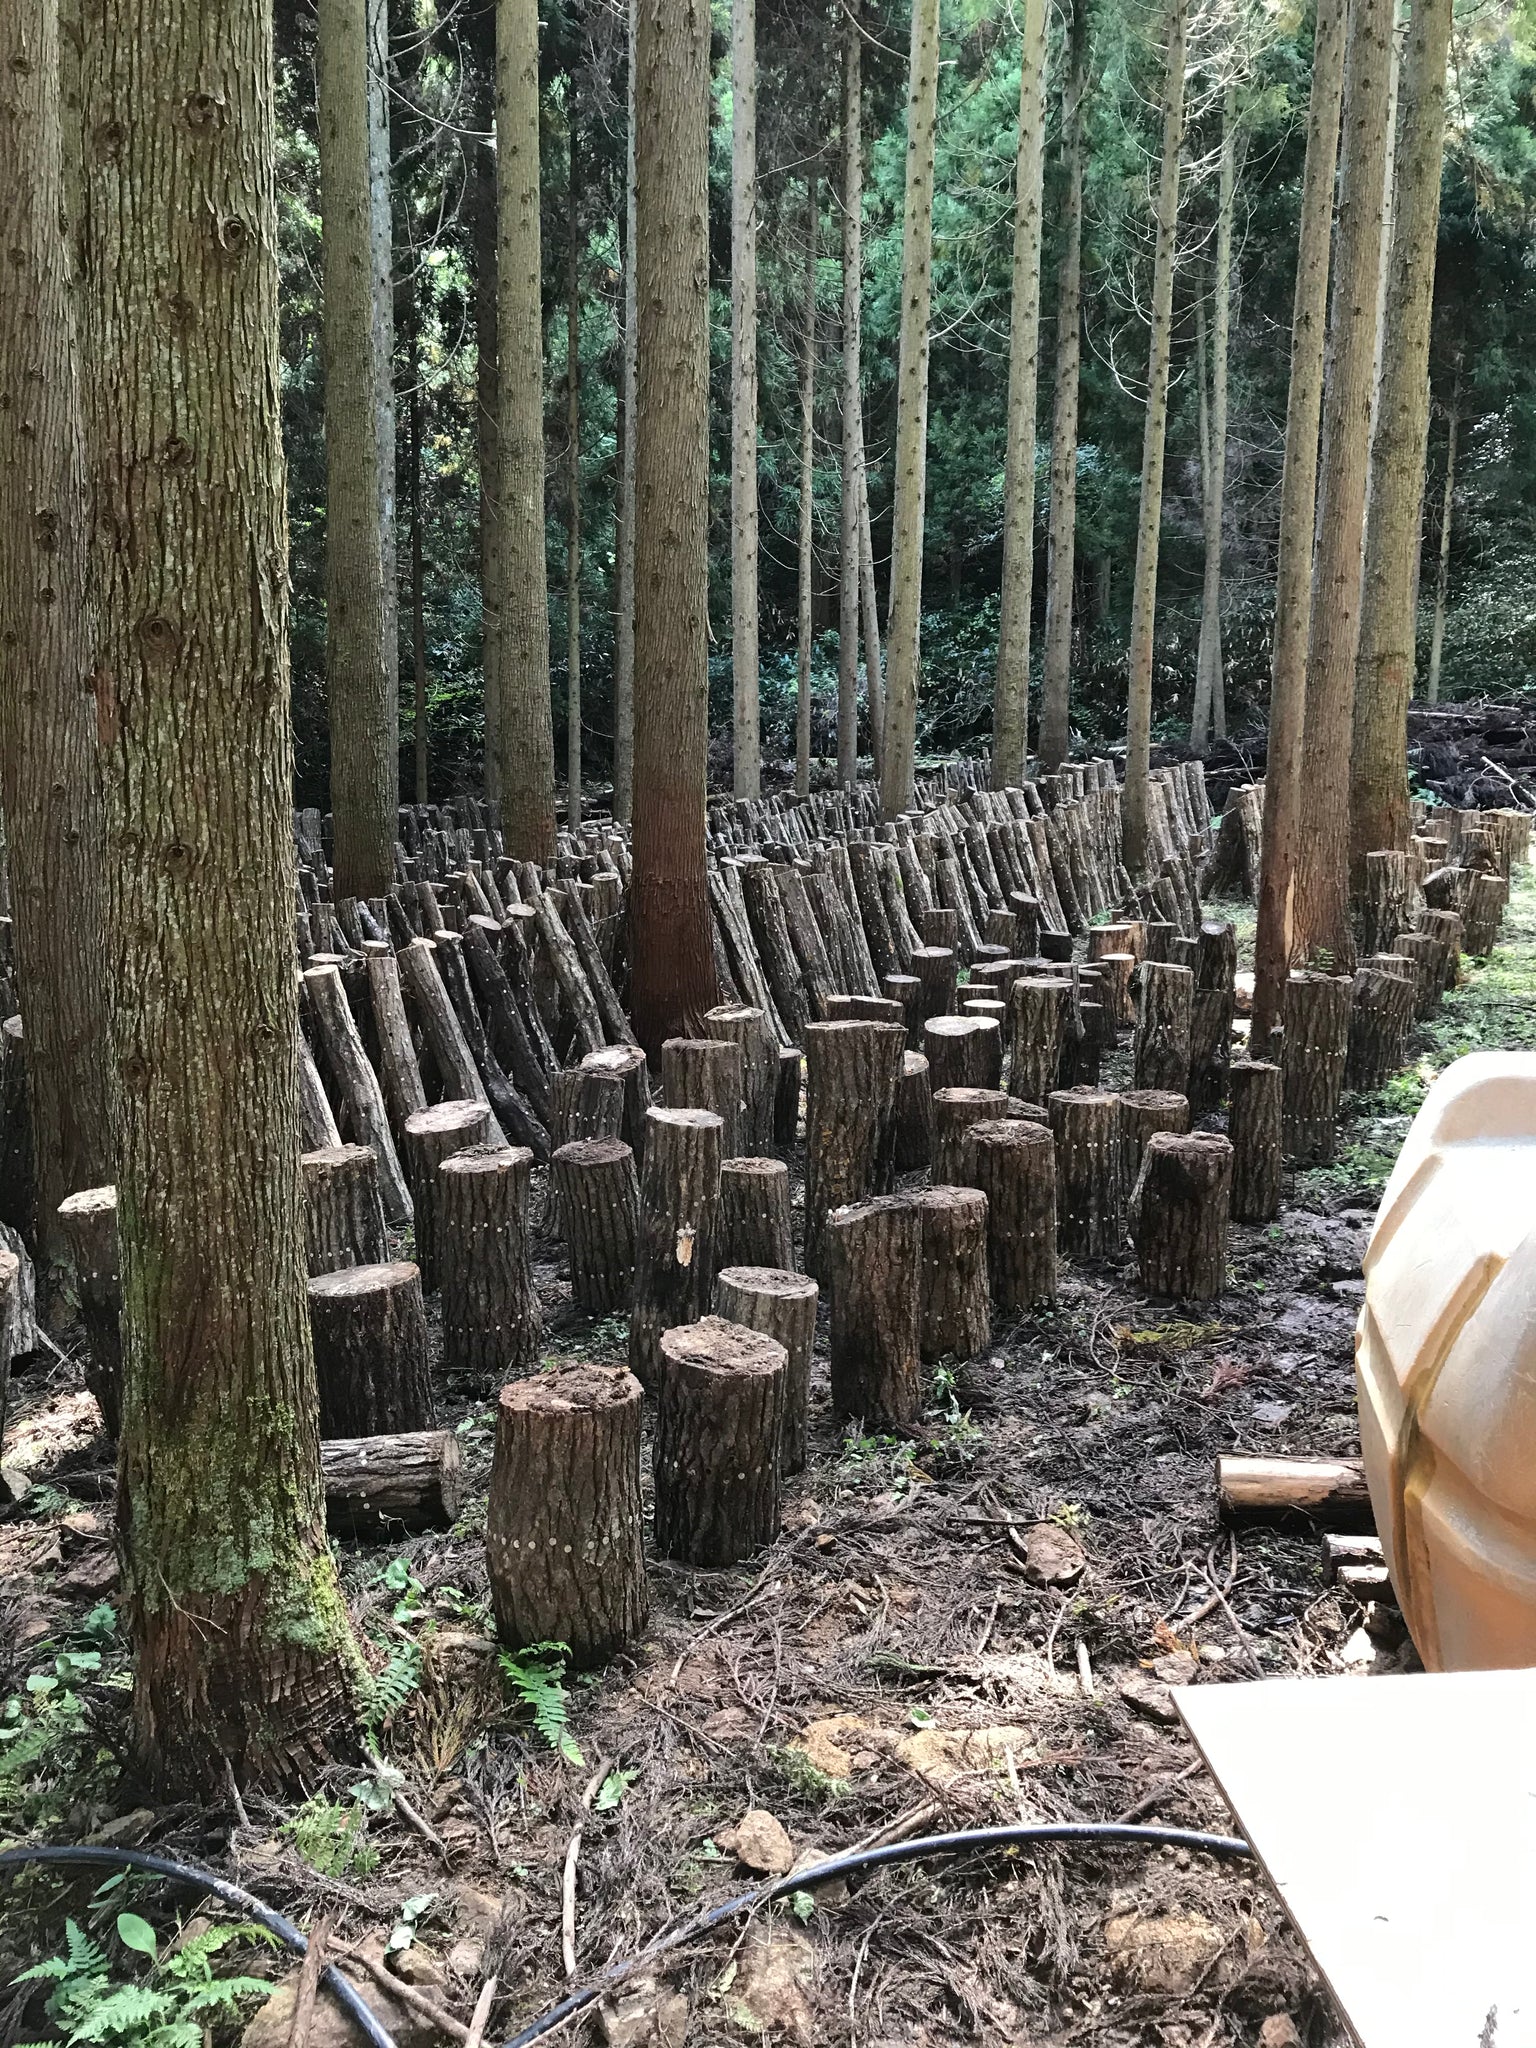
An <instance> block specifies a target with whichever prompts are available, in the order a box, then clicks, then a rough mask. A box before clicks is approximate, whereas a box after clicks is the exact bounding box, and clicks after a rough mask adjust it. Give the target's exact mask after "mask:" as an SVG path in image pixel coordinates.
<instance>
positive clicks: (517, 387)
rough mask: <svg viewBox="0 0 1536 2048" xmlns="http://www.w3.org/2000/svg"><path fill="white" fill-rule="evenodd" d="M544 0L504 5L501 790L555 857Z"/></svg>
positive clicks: (532, 853) (508, 837) (529, 836)
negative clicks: (542, 206)
mask: <svg viewBox="0 0 1536 2048" xmlns="http://www.w3.org/2000/svg"><path fill="white" fill-rule="evenodd" d="M539 265H540V233H539V9H538V0H498V5H497V9H496V395H497V414H498V432H497V437H496V438H497V457H498V472H499V474H498V482H499V485H500V496H501V502H500V506H499V517H498V519H497V522H496V524H497V536H496V537H497V542H498V552H497V562H496V577H495V582H496V598H495V606H496V619H497V630H496V658H497V663H498V670H499V672H498V675H497V678H496V682H495V684H494V686H493V687H494V690H495V695H496V702H497V731H496V745H497V758H498V769H497V778H496V779H497V785H498V788H499V790H500V794H501V826H502V834H503V838H504V840H505V843H506V849H507V852H508V853H509V854H511V855H512V856H513V858H514V859H515V860H531V861H538V862H541V863H543V864H548V863H550V862H552V861H553V860H554V857H555V728H554V718H553V715H552V713H551V711H550V704H549V590H548V581H547V577H546V572H545V563H544V328H543V321H542V315H541V305H540V296H539V291H540V274H539Z"/></svg>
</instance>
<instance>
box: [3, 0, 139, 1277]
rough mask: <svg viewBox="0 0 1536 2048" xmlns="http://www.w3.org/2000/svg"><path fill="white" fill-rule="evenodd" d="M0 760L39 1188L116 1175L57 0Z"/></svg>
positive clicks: (6, 293) (13, 164)
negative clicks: (90, 689) (88, 687)
mask: <svg viewBox="0 0 1536 2048" xmlns="http://www.w3.org/2000/svg"><path fill="white" fill-rule="evenodd" d="M0 78H3V79H4V80H5V85H4V88H3V91H0V248H3V249H4V250H5V252H6V282H5V288H4V290H3V291H0V776H3V796H4V805H5V819H6V826H7V834H6V837H7V840H8V857H9V865H10V881H11V914H12V918H13V933H14V945H15V956H16V975H17V984H18V988H19V992H20V1001H21V1013H22V1025H23V1030H24V1033H25V1038H24V1043H25V1048H26V1053H25V1057H26V1074H27V1090H28V1095H29V1097H30V1110H31V1123H32V1148H33V1154H34V1164H35V1188H34V1191H33V1192H34V1195H35V1203H34V1207H33V1211H32V1213H31V1214H30V1215H28V1216H27V1217H25V1218H24V1219H23V1218H18V1219H16V1220H18V1221H22V1222H24V1224H25V1228H26V1230H27V1234H28V1236H29V1237H30V1236H32V1235H33V1233H34V1231H35V1233H36V1242H37V1244H38V1246H39V1248H40V1249H41V1251H42V1252H43V1254H44V1255H45V1257H47V1258H48V1259H49V1260H50V1261H52V1260H54V1259H56V1258H62V1257H63V1255H64V1248H63V1246H62V1244H60V1243H59V1242H58V1223H57V1210H58V1205H59V1203H60V1202H61V1201H62V1200H63V1198H64V1196H65V1195H67V1194H70V1193H72V1192H73V1191H74V1190H75V1189H77V1188H85V1187H95V1186H98V1185H99V1184H100V1183H102V1182H103V1181H107V1180H110V1179H111V1178H112V1132H111V1103H110V1099H109V1089H108V1064H107V1044H106V1038H107V1000H106V996H107V981H106V978H105V976H104V975H103V974H102V972H101V957H102V946H103V935H102V896H103V890H104V882H103V874H102V860H103V822H102V804H101V785H100V779H99V775H98V771H97V762H96V721H95V715H94V712H93V710H92V706H91V699H90V693H89V691H88V689H87V687H86V676H87V673H88V671H89V669H90V665H91V645H90V635H91V626H90V614H89V611H88V609H87V601H86V582H87V568H88V563H89V551H90V528H89V524H88V521H87V517H86V501H85V445H84V440H83V431H82V422H81V411H80V407H81V398H80V383H79V358H78V353H77V346H76V333H75V306H74V296H73V288H72V279H71V275H70V246H69V240H68V234H67V231H66V227H65V208H66V190H65V179H64V143H63V135H62V131H61V115H60V99H59V19H58V6H57V0H8V4H7V6H6V7H5V8H4V9H3V10H0Z"/></svg>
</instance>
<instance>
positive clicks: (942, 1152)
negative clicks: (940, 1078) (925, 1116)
mask: <svg viewBox="0 0 1536 2048" xmlns="http://www.w3.org/2000/svg"><path fill="white" fill-rule="evenodd" d="M1014 1116H1029V1117H1031V1118H1033V1119H1034V1120H1035V1121H1036V1122H1038V1123H1044V1122H1045V1121H1046V1115H1045V1111H1044V1110H1043V1109H1042V1108H1041V1107H1040V1106H1039V1104H1038V1103H1033V1102H1020V1101H1018V1100H1017V1099H1016V1098H1015V1097H1014V1096H1012V1095H1005V1094H1004V1093H1003V1091H1002V1089H1001V1088H941V1089H939V1090H938V1092H937V1093H936V1094H935V1096H934V1098H933V1184H934V1186H935V1187H941V1186H944V1185H946V1184H947V1185H949V1186H951V1187H959V1186H961V1185H963V1183H964V1173H963V1167H964V1162H965V1134H966V1132H967V1131H968V1130H969V1129H970V1128H971V1125H972V1124H979V1123H986V1122H988V1121H989V1120H992V1119H996V1118H999V1117H1014Z"/></svg>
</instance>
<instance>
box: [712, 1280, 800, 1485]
mask: <svg viewBox="0 0 1536 2048" xmlns="http://www.w3.org/2000/svg"><path fill="white" fill-rule="evenodd" d="M817 1294H818V1289H817V1286H816V1282H815V1281H814V1280H808V1279H806V1278H805V1276H804V1275H803V1274H801V1273H796V1272H792V1271H790V1270H787V1269H786V1268H783V1267H775V1266H749V1265H740V1266H724V1267H722V1268H721V1270H720V1272H719V1273H718V1274H717V1275H716V1276H715V1314H716V1315H717V1316H723V1317H724V1318H725V1320H726V1321H727V1322H728V1323H739V1324H740V1325H741V1326H742V1327H743V1328H744V1329H748V1330H760V1331H761V1332H762V1334H763V1335H764V1336H765V1337H771V1338H772V1339H773V1340H774V1342H775V1343H776V1344H782V1345H783V1346H784V1354H785V1359H786V1361H787V1362H786V1365H785V1377H784V1433H783V1436H782V1438H781V1440H780V1459H781V1464H782V1468H783V1470H784V1472H785V1473H786V1474H788V1473H793V1472H803V1471H804V1470H805V1456H806V1449H805V1439H806V1422H807V1412H806V1409H807V1401H808V1399H809V1395H810V1387H811V1351H812V1347H813V1346H814V1344H815V1341H816V1300H817Z"/></svg>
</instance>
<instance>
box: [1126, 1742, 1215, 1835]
mask: <svg viewBox="0 0 1536 2048" xmlns="http://www.w3.org/2000/svg"><path fill="white" fill-rule="evenodd" d="M1204 1768H1205V1765H1204V1762H1203V1761H1202V1759H1201V1758H1200V1757H1196V1758H1195V1760H1194V1762H1193V1763H1192V1764H1186V1765H1185V1767H1184V1769H1183V1770H1182V1771H1180V1772H1179V1773H1178V1775H1177V1776H1176V1777H1172V1778H1162V1779H1160V1780H1159V1781H1158V1783H1157V1784H1155V1785H1154V1786H1153V1787H1152V1789H1151V1790H1150V1791H1149V1792H1143V1793H1142V1795H1141V1797H1140V1798H1139V1799H1138V1800H1136V1801H1135V1802H1134V1803H1133V1804H1132V1805H1130V1806H1128V1807H1127V1808H1126V1809H1125V1811H1124V1813H1117V1814H1116V1815H1115V1824H1116V1826H1123V1825H1124V1824H1125V1823H1126V1822H1127V1821H1132V1820H1140V1818H1141V1816H1142V1815H1143V1814H1144V1813H1150V1812H1151V1811H1152V1809H1153V1807H1154V1806H1157V1805H1158V1804H1160V1802H1161V1801H1162V1800H1164V1799H1165V1798H1166V1797H1167V1796H1168V1794H1169V1793H1170V1792H1172V1791H1175V1790H1176V1789H1177V1788H1178V1787H1179V1786H1180V1785H1186V1784H1188V1782H1189V1780H1190V1779H1191V1778H1193V1777H1196V1776H1198V1774H1199V1773H1200V1772H1201V1771H1202V1770H1203V1769H1204Z"/></svg>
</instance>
